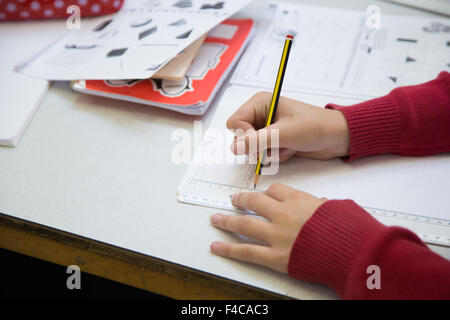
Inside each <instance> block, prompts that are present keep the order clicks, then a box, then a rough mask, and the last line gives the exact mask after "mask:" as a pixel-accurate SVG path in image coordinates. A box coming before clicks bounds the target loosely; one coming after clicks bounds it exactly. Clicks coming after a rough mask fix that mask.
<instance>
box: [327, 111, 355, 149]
mask: <svg viewBox="0 0 450 320" xmlns="http://www.w3.org/2000/svg"><path fill="white" fill-rule="evenodd" d="M331 111H332V113H330V115H331V118H330V120H331V121H330V122H328V123H327V124H326V126H327V127H328V129H329V131H328V136H329V138H330V144H331V146H332V153H333V154H334V155H335V157H345V156H347V155H348V153H349V150H350V132H349V128H348V124H347V120H346V119H345V116H344V114H343V113H342V112H340V111H337V110H331Z"/></svg>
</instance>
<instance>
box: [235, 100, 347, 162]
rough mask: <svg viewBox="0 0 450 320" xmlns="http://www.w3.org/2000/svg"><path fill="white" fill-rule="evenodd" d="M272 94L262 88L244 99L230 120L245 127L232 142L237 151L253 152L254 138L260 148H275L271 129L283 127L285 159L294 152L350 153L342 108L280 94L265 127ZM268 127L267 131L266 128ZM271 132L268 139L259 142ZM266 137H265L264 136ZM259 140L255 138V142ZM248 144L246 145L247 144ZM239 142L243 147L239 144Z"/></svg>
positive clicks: (314, 154) (330, 155)
mask: <svg viewBox="0 0 450 320" xmlns="http://www.w3.org/2000/svg"><path fill="white" fill-rule="evenodd" d="M271 99H272V94H271V93H269V92H259V93H257V94H255V95H254V96H253V97H251V98H250V99H249V100H248V101H247V102H246V103H244V104H243V105H242V106H241V107H240V108H239V109H238V110H237V111H236V112H235V113H234V114H233V115H232V116H231V117H230V118H229V119H228V121H227V127H228V129H232V130H236V129H241V130H243V131H244V132H245V134H244V135H242V136H240V137H236V138H235V141H234V142H233V144H232V145H231V150H232V151H233V152H234V153H235V154H244V153H245V154H247V155H248V154H249V148H250V140H252V139H256V138H257V139H258V147H257V148H258V150H255V151H256V152H258V153H259V152H261V151H262V150H260V149H262V148H263V146H264V145H266V146H267V147H266V148H267V149H270V148H271V129H279V148H280V150H279V158H280V161H281V162H284V161H286V160H288V159H289V158H291V157H292V156H293V155H297V156H300V157H306V158H314V159H322V160H325V159H332V158H336V157H342V156H346V155H347V154H348V150H349V146H350V136H349V130H348V126H347V121H346V120H345V117H344V115H343V114H342V113H341V112H340V111H336V110H330V109H325V108H320V107H316V106H312V105H309V104H306V103H303V102H300V101H296V100H292V99H288V98H284V97H280V100H279V102H278V107H277V111H276V114H275V118H274V121H273V123H272V125H270V126H269V127H267V128H265V127H264V125H265V119H266V115H267V112H268V110H269V106H270V102H271ZM263 131H266V132H263ZM261 133H263V135H262V137H265V135H264V134H267V143H261V144H260V143H259V141H260V139H261ZM264 139H265V138H264ZM254 141H255V140H252V143H254ZM244 145H245V148H243V146H244ZM260 145H261V147H260ZM238 146H239V147H238Z"/></svg>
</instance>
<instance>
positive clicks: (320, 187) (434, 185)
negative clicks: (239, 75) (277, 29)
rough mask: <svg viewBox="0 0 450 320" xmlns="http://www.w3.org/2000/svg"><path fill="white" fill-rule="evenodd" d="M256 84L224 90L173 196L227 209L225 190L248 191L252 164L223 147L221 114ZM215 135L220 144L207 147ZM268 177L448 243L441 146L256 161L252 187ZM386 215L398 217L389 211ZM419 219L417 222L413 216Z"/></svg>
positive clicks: (448, 177) (448, 184)
mask: <svg viewBox="0 0 450 320" xmlns="http://www.w3.org/2000/svg"><path fill="white" fill-rule="evenodd" d="M257 91H258V89H257V88H246V87H242V86H231V87H229V88H228V89H227V90H226V92H225V93H224V95H223V97H222V99H221V101H220V103H219V105H218V106H217V111H216V113H215V115H214V118H213V120H212V122H211V125H210V127H209V129H208V131H206V132H204V136H203V137H204V138H203V143H202V144H201V145H200V146H199V147H198V150H197V153H196V156H195V157H194V158H193V162H194V163H192V164H191V165H190V166H189V169H188V170H187V172H186V174H185V176H184V177H183V180H182V182H181V183H180V186H179V190H178V200H179V201H181V202H186V203H191V204H197V205H203V206H210V207H215V208H221V209H226V210H235V208H233V206H232V205H231V202H230V196H231V195H232V194H234V193H236V192H241V191H254V190H253V172H254V165H249V164H245V161H246V159H245V156H239V157H235V156H233V155H232V154H231V152H230V151H229V145H230V143H231V141H232V139H233V133H232V132H230V131H228V130H227V129H226V127H225V121H226V119H227V118H229V116H230V115H231V114H232V113H233V112H234V111H235V110H236V108H237V107H239V106H240V105H242V104H243V103H244V102H245V101H246V100H247V99H248V98H250V97H251V96H252V95H253V94H254V93H256V92H257ZM285 95H286V93H285ZM287 96H290V97H291V98H294V99H300V98H303V100H305V96H304V95H302V96H300V95H298V94H293V93H288V94H287ZM311 97H313V96H311ZM306 100H307V102H308V103H311V104H315V105H323V104H324V101H326V98H323V97H317V96H316V97H315V98H314V97H313V98H308V99H306ZM335 102H337V103H340V104H346V101H345V100H339V99H337V98H336V99H335ZM347 103H348V102H347ZM220 133H226V138H223V139H222V140H223V141H220V139H221V138H220V137H221V135H220ZM215 137H216V139H214V138H215ZM217 139H219V145H220V146H221V148H214V146H216V144H213V143H214V142H215V143H217ZM195 162H197V163H195ZM224 163H225V164H224ZM227 163H228V164H227ZM239 163H241V164H239ZM242 163H243V164H242ZM274 182H280V183H284V184H287V185H290V186H292V187H294V188H296V189H299V190H302V191H305V192H308V193H311V194H313V195H315V196H318V197H326V198H328V199H348V198H349V199H353V200H355V201H356V202H357V203H358V204H359V205H361V206H363V207H365V208H366V209H367V210H368V211H369V212H370V213H374V216H375V217H377V218H380V220H381V221H382V222H384V223H386V224H397V225H402V226H405V227H408V228H410V229H411V230H413V231H415V232H416V233H418V234H419V235H420V236H422V238H423V239H424V240H426V241H427V242H432V243H439V244H443V245H449V246H450V198H449V197H448V190H449V189H450V158H449V155H448V154H442V155H435V156H430V157H400V156H392V155H384V156H376V157H369V158H365V159H359V160H357V161H354V162H352V163H346V162H343V161H342V160H340V159H336V160H332V161H320V160H308V159H299V158H295V159H294V158H293V159H291V160H289V161H288V162H287V163H285V164H281V165H280V168H279V172H278V173H277V174H276V175H270V176H268V175H264V169H263V175H262V176H261V179H260V180H259V183H258V187H257V188H258V190H256V191H262V190H265V189H267V187H268V186H269V185H270V184H272V183H274ZM391 216H393V217H394V218H398V219H391V218H393V217H391ZM388 218H389V219H388ZM400 218H401V219H400ZM386 219H388V220H386ZM419 221H420V224H419V225H418V223H416V222H419ZM427 237H428V239H427ZM431 237H433V239H430V238H431ZM436 237H438V238H436Z"/></svg>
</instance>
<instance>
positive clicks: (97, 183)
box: [0, 0, 450, 299]
mask: <svg viewBox="0 0 450 320" xmlns="http://www.w3.org/2000/svg"><path fill="white" fill-rule="evenodd" d="M298 2H299V3H300V2H302V3H308V4H317V5H324V6H331V7H335V6H336V7H338V6H339V7H341V8H342V7H343V8H349V9H354V10H361V11H365V9H366V8H367V6H368V5H369V4H377V5H379V6H380V7H381V10H382V13H383V12H385V13H396V14H397V13H398V14H415V15H428V16H430V15H431V14H429V13H425V12H420V11H417V10H414V9H410V8H406V7H401V6H396V5H393V4H390V3H386V2H382V1H356V0H355V1H345V2H344V1H337V0H335V1H331V0H330V1H298ZM264 3H265V1H256V2H254V3H252V4H251V5H250V7H248V8H247V9H246V12H248V14H249V15H250V16H252V17H254V18H256V17H257V13H258V12H259V10H261V8H262V7H263V5H264ZM239 16H242V14H240V15H239ZM25 94H26V93H25ZM214 107H215V106H214V105H213V106H212V107H211V109H210V110H209V111H208V113H207V114H206V115H205V116H204V118H203V120H205V121H206V122H208V120H209V119H210V118H211V115H212V114H213V113H214ZM194 120H200V118H199V117H191V116H185V115H181V114H177V113H174V112H170V111H165V110H160V109H157V108H151V107H148V106H143V105H138V104H133V103H127V102H120V101H114V100H109V99H104V98H100V97H93V96H88V95H82V94H77V93H75V92H73V91H72V90H71V89H70V88H69V83H67V82H59V83H54V84H53V85H52V87H51V88H50V90H49V92H48V93H47V96H46V97H45V98H44V100H43V102H42V104H41V106H40V107H39V109H38V111H37V112H36V115H35V116H34V118H33V120H32V122H31V125H30V126H29V128H28V129H27V130H26V132H25V134H24V136H23V138H22V140H21V141H20V143H19V144H18V146H17V147H15V148H8V147H0V212H3V213H6V214H8V215H12V216H15V217H18V218H22V219H26V220H30V221H32V222H35V223H40V224H43V225H47V226H50V227H52V228H56V229H60V230H64V231H68V232H71V233H74V234H77V235H80V236H83V237H87V238H91V239H94V240H99V241H102V242H106V243H109V244H112V245H115V246H118V247H122V248H126V249H129V250H133V251H137V252H139V253H143V254H147V255H150V256H154V257H157V258H160V259H164V260H167V261H170V262H174V263H177V264H181V265H185V266H187V267H190V268H194V269H198V270H201V271H205V272H208V273H212V274H216V275H219V276H222V277H225V278H229V279H232V280H236V281H240V282H243V283H246V284H249V285H253V286H256V287H260V288H263V289H266V290H270V291H273V292H277V293H281V294H285V295H288V296H292V297H295V298H300V299H333V298H337V296H336V294H335V293H334V292H332V291H331V290H330V289H328V288H325V287H323V286H319V285H315V284H311V283H306V282H302V281H297V280H294V279H291V278H289V277H288V276H286V275H281V274H278V273H276V272H273V271H270V270H267V269H265V268H262V267H257V266H254V265H250V264H246V263H241V262H237V261H233V260H228V259H225V258H221V257H218V256H215V255H213V254H211V253H210V251H209V245H210V243H211V242H212V241H214V240H223V241H227V240H232V239H233V237H232V236H231V235H229V234H226V233H224V232H223V231H219V230H217V229H215V228H214V227H212V226H211V225H210V222H209V216H210V215H211V214H213V213H215V212H216V211H217V210H214V209H210V208H204V207H197V206H192V205H185V204H181V203H178V202H177V200H176V189H177V186H178V184H179V182H180V179H181V177H182V175H183V174H184V172H185V170H186V165H179V166H177V165H174V164H173V163H172V162H171V159H170V153H171V148H172V146H173V145H174V144H175V143H174V142H171V140H170V136H171V133H172V132H173V131H174V130H175V129H177V128H185V129H188V130H190V131H191V132H192V131H193V121H194ZM434 250H440V253H441V254H443V255H445V256H447V257H450V252H449V251H450V250H447V249H444V248H440V249H439V248H434Z"/></svg>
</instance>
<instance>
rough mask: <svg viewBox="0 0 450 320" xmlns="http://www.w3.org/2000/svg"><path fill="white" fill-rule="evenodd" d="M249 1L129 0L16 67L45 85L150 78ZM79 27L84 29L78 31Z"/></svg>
mask: <svg viewBox="0 0 450 320" xmlns="http://www.w3.org/2000/svg"><path fill="white" fill-rule="evenodd" d="M248 2H249V0H223V1H217V0H165V1H162V0H145V1H143V0H128V1H126V2H125V5H124V7H123V8H122V9H121V10H120V11H119V12H117V13H116V14H114V15H110V16H107V17H100V18H96V20H95V21H98V23H97V24H96V25H95V26H94V27H92V28H91V27H86V26H84V24H83V23H84V22H83V20H82V21H81V29H79V30H73V31H71V32H69V33H68V34H67V35H66V36H65V37H63V38H62V39H60V40H58V41H57V42H56V43H54V44H53V45H52V46H50V47H49V48H47V49H45V50H42V51H40V52H39V53H38V54H37V55H35V56H34V57H33V58H31V59H30V60H29V61H27V62H25V63H23V64H22V65H20V66H18V68H17V70H19V71H20V72H22V73H24V74H27V75H31V76H35V77H38V78H42V79H47V80H78V79H97V80H101V79H110V80H116V79H144V78H150V77H151V76H152V75H153V74H154V73H156V72H157V71H158V70H160V69H161V68H162V67H163V66H164V65H165V64H166V63H168V62H169V61H170V60H171V59H172V58H174V57H175V56H176V55H177V54H178V53H179V52H181V51H182V50H184V49H185V48H186V47H188V46H189V45H190V44H191V43H193V42H194V41H195V40H196V39H198V38H199V37H201V36H202V35H203V34H205V33H207V32H208V31H209V30H210V29H212V28H213V27H214V26H216V25H218V24H219V23H221V22H222V21H223V20H225V19H226V18H228V17H229V16H231V15H232V14H234V13H235V12H237V11H239V10H240V9H241V8H243V7H244V6H245V5H246V4H247V3H248ZM83 26H84V27H83Z"/></svg>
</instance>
